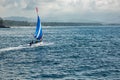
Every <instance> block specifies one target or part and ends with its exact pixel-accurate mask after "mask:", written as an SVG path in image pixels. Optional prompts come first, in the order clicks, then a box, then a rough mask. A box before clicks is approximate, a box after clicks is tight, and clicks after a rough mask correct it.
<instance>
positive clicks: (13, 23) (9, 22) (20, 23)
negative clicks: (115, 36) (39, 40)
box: [3, 20, 120, 28]
mask: <svg viewBox="0 0 120 80" xmlns="http://www.w3.org/2000/svg"><path fill="white" fill-rule="evenodd" d="M3 22H4V25H6V26H36V22H27V21H12V20H4V21H3ZM41 24H42V26H104V25H107V26H110V25H112V26H113V25H115V26H116V25H120V24H115V23H111V24H102V23H77V22H42V23H41ZM5 28H6V27H5Z"/></svg>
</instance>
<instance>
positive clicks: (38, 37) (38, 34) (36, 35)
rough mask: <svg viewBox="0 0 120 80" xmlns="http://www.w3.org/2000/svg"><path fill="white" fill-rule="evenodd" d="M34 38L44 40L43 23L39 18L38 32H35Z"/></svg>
mask: <svg viewBox="0 0 120 80" xmlns="http://www.w3.org/2000/svg"><path fill="white" fill-rule="evenodd" d="M34 37H35V38H36V39H37V40H40V39H42V27H41V22H40V17H39V16H38V17H37V25H36V31H35V34H34Z"/></svg>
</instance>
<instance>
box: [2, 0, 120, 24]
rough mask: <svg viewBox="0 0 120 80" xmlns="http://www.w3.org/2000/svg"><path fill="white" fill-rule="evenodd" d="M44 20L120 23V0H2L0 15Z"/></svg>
mask: <svg viewBox="0 0 120 80" xmlns="http://www.w3.org/2000/svg"><path fill="white" fill-rule="evenodd" d="M35 7H38V9H39V15H40V17H41V20H43V21H50V22H54V21H58V22H102V23H120V0H0V17H10V16H20V17H28V18H36V12H35Z"/></svg>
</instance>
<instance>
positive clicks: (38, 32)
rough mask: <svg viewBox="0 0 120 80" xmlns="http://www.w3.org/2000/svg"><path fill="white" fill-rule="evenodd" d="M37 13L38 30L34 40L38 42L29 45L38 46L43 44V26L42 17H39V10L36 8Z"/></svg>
mask: <svg viewBox="0 0 120 80" xmlns="http://www.w3.org/2000/svg"><path fill="white" fill-rule="evenodd" d="M36 12H37V24H36V30H35V33H34V38H35V39H36V41H35V42H34V41H32V42H30V43H29V45H30V46H31V45H33V44H37V43H42V36H43V33H42V26H41V21H40V16H39V15H38V8H36Z"/></svg>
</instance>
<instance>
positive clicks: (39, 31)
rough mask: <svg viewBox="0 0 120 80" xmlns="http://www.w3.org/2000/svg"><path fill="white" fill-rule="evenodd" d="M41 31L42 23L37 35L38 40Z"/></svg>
mask: <svg viewBox="0 0 120 80" xmlns="http://www.w3.org/2000/svg"><path fill="white" fill-rule="evenodd" d="M40 31H41V23H40V29H39V32H38V34H37V38H38V37H39V34H40Z"/></svg>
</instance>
